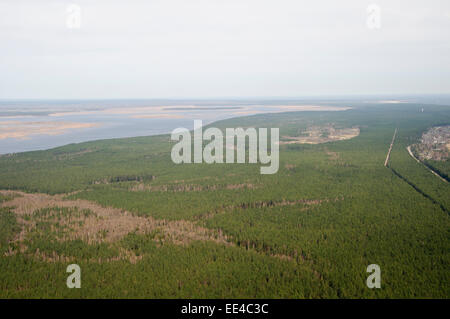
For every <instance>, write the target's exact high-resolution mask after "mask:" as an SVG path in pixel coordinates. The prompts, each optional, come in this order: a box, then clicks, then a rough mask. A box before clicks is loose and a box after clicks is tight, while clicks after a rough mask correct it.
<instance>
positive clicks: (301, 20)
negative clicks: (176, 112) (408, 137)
mask: <svg viewBox="0 0 450 319" xmlns="http://www.w3.org/2000/svg"><path fill="white" fill-rule="evenodd" d="M372 3H375V4H377V5H378V6H379V8H380V9H381V12H380V17H381V19H380V28H379V29H378V28H369V27H368V25H367V19H368V16H369V14H373V11H371V12H370V13H368V12H367V7H368V6H369V5H370V4H372ZM70 4H76V5H78V6H79V7H80V8H81V20H80V21H81V25H80V28H79V29H77V28H75V29H73V28H72V29H71V28H69V27H68V22H69V25H70V26H76V19H75V20H73V19H72V20H70V18H71V17H74V11H71V12H67V9H68V6H69V5H70ZM75 14H76V13H75ZM68 19H69V20H68ZM73 21H75V22H73ZM371 21H374V20H371ZM70 22H72V24H70ZM370 25H371V26H374V24H370ZM386 93H387V94H396V93H398V94H403V93H450V1H449V0H442V1H438V0H427V1H426V0H422V1H410V0H409V1H406V0H405V1H398V0H378V1H364V0H342V1H336V0H329V1H325V0H318V1H317V0H315V1H312V0H311V1H301V0H271V1H267V0H145V1H144V0H142V1H138V0H122V1H115V0H75V1H65V0H53V1H50V0H0V98H183V97H193V98H212V97H239V96H241V97H254V96H260V97H274V96H290V97H301V96H310V95H339V94H386Z"/></svg>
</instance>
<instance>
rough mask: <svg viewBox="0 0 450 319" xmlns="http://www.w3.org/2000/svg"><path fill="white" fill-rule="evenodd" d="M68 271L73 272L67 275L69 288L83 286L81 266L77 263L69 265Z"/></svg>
mask: <svg viewBox="0 0 450 319" xmlns="http://www.w3.org/2000/svg"><path fill="white" fill-rule="evenodd" d="M66 272H68V273H71V274H70V275H69V276H68V277H67V281H66V285H67V288H81V268H80V266H78V265H77V264H71V265H69V266H67V268H66Z"/></svg>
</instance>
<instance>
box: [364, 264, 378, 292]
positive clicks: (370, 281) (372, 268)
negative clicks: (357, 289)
mask: <svg viewBox="0 0 450 319" xmlns="http://www.w3.org/2000/svg"><path fill="white" fill-rule="evenodd" d="M366 271H367V272H368V273H371V274H370V275H369V277H367V280H366V285H367V287H369V288H370V289H373V288H381V268H380V266H378V265H377V264H371V265H369V266H367V270H366Z"/></svg>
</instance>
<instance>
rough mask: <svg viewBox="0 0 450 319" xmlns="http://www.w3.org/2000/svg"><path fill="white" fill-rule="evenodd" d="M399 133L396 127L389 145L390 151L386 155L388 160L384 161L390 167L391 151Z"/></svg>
mask: <svg viewBox="0 0 450 319" xmlns="http://www.w3.org/2000/svg"><path fill="white" fill-rule="evenodd" d="M396 135H397V128H395V131H394V136H392V142H391V146H389V151H388V153H387V155H386V160H385V161H384V166H385V167H388V164H389V157H390V156H391V151H392V147H393V146H394V142H395V136H396Z"/></svg>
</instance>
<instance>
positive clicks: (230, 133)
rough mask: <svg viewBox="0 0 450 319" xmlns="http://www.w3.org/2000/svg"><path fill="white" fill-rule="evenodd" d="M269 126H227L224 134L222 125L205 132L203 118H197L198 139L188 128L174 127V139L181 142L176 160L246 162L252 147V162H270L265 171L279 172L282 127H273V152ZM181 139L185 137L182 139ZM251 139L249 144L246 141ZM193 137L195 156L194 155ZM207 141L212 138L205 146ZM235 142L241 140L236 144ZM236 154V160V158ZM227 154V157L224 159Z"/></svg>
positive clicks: (178, 161) (196, 133) (174, 159)
mask: <svg viewBox="0 0 450 319" xmlns="http://www.w3.org/2000/svg"><path fill="white" fill-rule="evenodd" d="M267 131H268V129H267V128H259V129H258V130H256V128H253V127H250V128H247V129H243V128H226V129H225V156H224V135H223V133H222V131H221V130H220V129H218V128H214V127H210V128H208V129H206V130H205V131H204V132H203V128H202V121H201V120H195V121H194V138H193V139H192V136H191V132H190V131H189V130H188V129H187V128H177V129H175V130H173V132H172V135H171V139H172V141H178V143H176V144H175V145H174V146H173V148H172V152H171V158H172V161H173V162H174V163H176V164H181V163H203V162H205V163H208V164H212V163H245V162H246V158H247V151H246V150H247V149H248V163H250V164H256V163H258V161H259V163H261V164H268V166H263V167H261V168H260V172H261V174H275V173H276V172H278V168H279V135H280V134H279V129H278V128H271V129H270V154H269V153H268V148H267V144H268V143H267V142H268V141H267V139H268V134H267V133H268V132H267ZM180 138H181V140H180ZM247 139H248V145H247V146H248V147H246V141H247ZM192 140H193V141H194V145H193V153H194V154H193V158H192ZM203 141H210V142H209V143H208V144H206V145H205V147H204V148H203ZM235 141H237V143H236V144H235ZM235 153H236V159H235ZM224 157H225V158H224Z"/></svg>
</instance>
